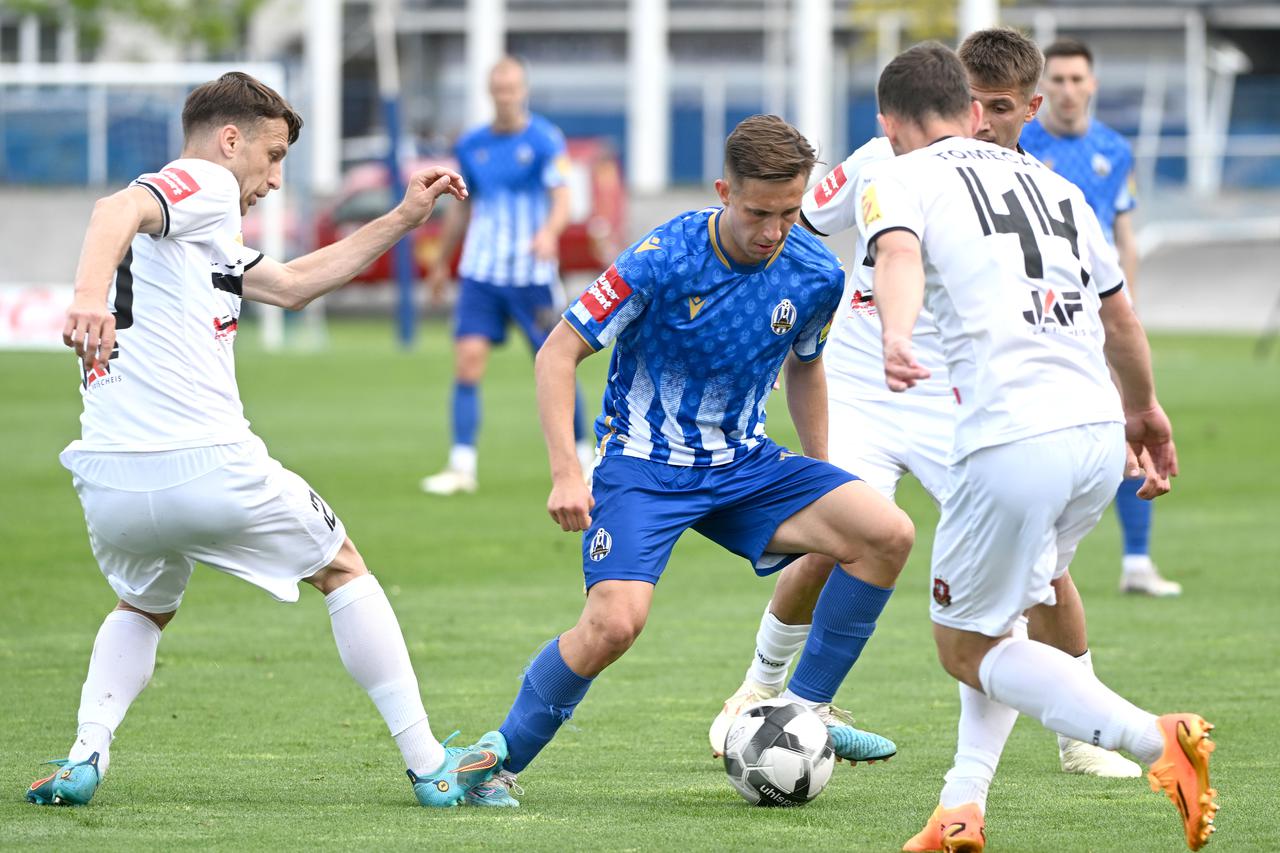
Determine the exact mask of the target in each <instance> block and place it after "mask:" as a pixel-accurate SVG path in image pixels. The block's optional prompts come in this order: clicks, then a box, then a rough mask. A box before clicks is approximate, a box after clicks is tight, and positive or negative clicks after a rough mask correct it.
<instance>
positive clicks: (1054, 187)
mask: <svg viewBox="0 0 1280 853" xmlns="http://www.w3.org/2000/svg"><path fill="white" fill-rule="evenodd" d="M858 198H859V204H858V227H859V230H860V232H861V234H862V236H863V237H864V238H865V239H867V241H868V243H873V242H874V240H875V238H876V237H878V236H879V235H881V234H884V233H885V232H887V231H892V230H895V229H905V230H908V231H910V232H912V233H913V234H915V235H917V236H918V237H919V238H920V242H921V245H922V248H923V253H924V264H925V271H926V285H925V305H926V306H928V307H929V309H930V310H931V311H932V312H933V316H934V319H935V321H936V322H937V324H938V328H939V330H940V332H941V334H942V345H943V350H944V353H945V356H946V362H947V366H948V369H949V373H950V378H951V384H952V385H953V386H954V391H955V396H956V401H957V403H958V407H957V418H958V420H957V424H956V442H955V448H954V450H953V453H952V458H953V459H955V460H959V459H963V458H964V457H965V456H967V455H968V454H970V453H972V452H973V451H975V450H978V449H980V448H983V447H990V446H993V445H998V444H1005V443H1008V442H1011V441H1017V440H1018V439H1022V438H1028V437H1030V436H1034V435H1040V434H1042V433H1046V432H1052V431H1053V430H1057V429H1062V428H1065V427H1069V426H1075V425H1078V424H1086V423H1099V422H1104V421H1122V420H1123V416H1122V411H1121V407H1120V398H1119V394H1118V393H1117V391H1116V389H1115V386H1114V385H1113V384H1112V382H1111V375H1110V373H1109V372H1108V370H1107V364H1106V360H1105V357H1104V355H1103V350H1102V345H1103V331H1102V323H1101V320H1100V318H1099V316H1098V308H1099V305H1100V304H1101V303H1100V295H1109V294H1111V293H1113V292H1116V291H1118V290H1120V289H1121V288H1122V287H1123V284H1124V282H1123V278H1122V276H1121V274H1120V271H1119V269H1118V267H1117V265H1116V261H1115V254H1114V252H1107V251H1105V249H1106V241H1105V240H1104V239H1103V237H1102V230H1101V228H1100V226H1099V225H1098V220H1097V218H1096V217H1095V216H1094V214H1093V212H1092V210H1090V208H1089V206H1088V205H1087V204H1086V203H1085V201H1084V197H1083V196H1082V195H1081V193H1080V191H1079V190H1078V189H1077V188H1076V187H1075V186H1073V185H1072V184H1070V183H1069V182H1067V181H1066V180H1064V179H1063V178H1061V177H1059V176H1057V175H1055V174H1054V173H1053V172H1051V171H1050V170H1049V169H1046V168H1045V167H1044V166H1043V165H1041V164H1040V162H1039V161H1038V160H1036V159H1035V158H1033V157H1029V156H1026V155H1024V154H1020V153H1018V152H1016V151H1010V150H1008V149H1004V148H1000V147H998V146H995V145H992V144H990V143H986V142H981V141H979V140H976V139H958V138H947V139H943V140H940V141H938V142H935V143H933V144H932V145H930V146H928V147H927V148H923V149H920V150H918V151H914V152H912V153H910V154H907V155H903V156H901V157H897V158H895V159H893V160H891V161H887V162H885V163H882V164H876V165H874V166H872V167H869V168H867V169H865V170H864V171H863V175H862V179H861V181H860V182H859V188H858Z"/></svg>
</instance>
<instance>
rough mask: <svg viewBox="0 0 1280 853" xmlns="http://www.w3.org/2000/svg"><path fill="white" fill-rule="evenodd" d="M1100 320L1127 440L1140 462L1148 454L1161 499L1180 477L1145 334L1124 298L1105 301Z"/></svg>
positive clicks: (1169, 427) (1131, 306)
mask: <svg viewBox="0 0 1280 853" xmlns="http://www.w3.org/2000/svg"><path fill="white" fill-rule="evenodd" d="M1099 314H1100V316H1101V318H1102V326H1103V330H1104V331H1105V333H1106V343H1105V344H1104V349H1105V353H1106V356H1107V363H1108V364H1109V365H1110V366H1111V370H1112V373H1113V375H1114V376H1115V379H1116V383H1117V384H1118V385H1119V386H1120V398H1121V400H1122V401H1123V403H1124V413H1125V437H1126V438H1127V439H1128V440H1129V444H1130V446H1131V447H1132V449H1133V452H1134V453H1135V454H1137V455H1138V456H1139V457H1141V455H1142V453H1143V452H1144V451H1145V452H1146V453H1147V454H1149V457H1150V460H1151V466H1150V468H1149V469H1148V477H1149V478H1150V477H1152V476H1154V478H1155V480H1156V485H1155V488H1157V489H1159V488H1163V491H1162V492H1160V493H1161V494H1163V492H1164V491H1168V482H1167V481H1168V478H1169V477H1173V476H1177V474H1178V453H1177V450H1176V448H1175V447H1174V444H1173V426H1172V424H1170V422H1169V417H1168V415H1166V414H1165V413H1164V409H1163V408H1161V406H1160V402H1159V400H1157V399H1156V385H1155V379H1154V378H1153V377H1152V373H1151V348H1150V346H1149V345H1148V343H1147V334H1146V332H1145V331H1144V330H1143V328H1142V323H1141V322H1140V321H1139V320H1138V315H1137V314H1135V313H1134V311H1133V305H1132V304H1131V303H1130V302H1129V300H1128V298H1127V297H1126V296H1125V295H1124V294H1123V293H1119V294H1115V295H1113V296H1108V297H1106V298H1104V299H1103V300H1102V306H1101V308H1100V309H1099ZM1149 486H1151V484H1144V486H1143V490H1144V491H1145V492H1146V493H1147V494H1144V495H1143V496H1144V497H1147V496H1148V495H1150V496H1152V497H1154V494H1152V488H1149Z"/></svg>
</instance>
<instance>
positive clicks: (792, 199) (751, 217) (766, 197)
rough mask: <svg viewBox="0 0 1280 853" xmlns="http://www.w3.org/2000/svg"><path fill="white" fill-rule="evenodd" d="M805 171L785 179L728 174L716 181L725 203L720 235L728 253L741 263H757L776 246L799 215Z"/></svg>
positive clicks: (785, 236) (721, 198) (805, 178)
mask: <svg viewBox="0 0 1280 853" xmlns="http://www.w3.org/2000/svg"><path fill="white" fill-rule="evenodd" d="M807 178H808V176H807V175H796V176H795V177H794V178H792V179H790V180H787V181H761V180H758V179H756V178H738V177H734V176H728V177H726V178H724V179H722V180H719V181H716V192H717V193H719V195H720V202H721V203H722V204H723V205H724V216H723V217H722V218H721V220H720V236H721V237H722V238H724V240H725V243H726V244H727V245H726V248H727V249H728V251H729V254H730V256H732V257H733V259H734V260H735V261H737V262H738V263H741V264H758V263H760V262H761V261H763V260H765V259H766V258H768V257H769V256H770V255H772V254H773V253H774V251H775V250H776V249H777V248H778V246H779V244H781V243H782V241H783V240H785V239H787V234H788V233H789V232H790V231H791V226H792V225H795V224H796V220H797V219H798V218H799V217H800V203H801V201H802V200H803V199H804V189H805V182H806V180H807Z"/></svg>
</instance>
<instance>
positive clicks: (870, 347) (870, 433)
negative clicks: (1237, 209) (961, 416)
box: [709, 27, 1141, 786]
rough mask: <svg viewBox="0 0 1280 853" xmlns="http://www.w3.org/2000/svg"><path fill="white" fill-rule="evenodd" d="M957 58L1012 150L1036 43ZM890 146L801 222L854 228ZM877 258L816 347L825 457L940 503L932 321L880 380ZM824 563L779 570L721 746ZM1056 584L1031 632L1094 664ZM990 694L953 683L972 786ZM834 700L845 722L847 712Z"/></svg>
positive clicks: (1114, 761) (779, 677)
mask: <svg viewBox="0 0 1280 853" xmlns="http://www.w3.org/2000/svg"><path fill="white" fill-rule="evenodd" d="M960 58H961V60H962V61H963V62H964V64H965V68H966V70H967V71H968V74H969V79H970V83H971V85H972V90H973V96H974V98H975V99H976V100H977V101H978V102H979V103H981V104H982V106H983V116H982V123H981V124H980V125H979V127H978V131H977V134H976V136H977V138H978V139H982V140H984V141H986V142H993V143H995V144H996V145H1000V146H1001V147H1004V148H1009V149H1014V150H1018V134H1019V133H1020V132H1021V131H1022V129H1023V127H1024V126H1025V125H1026V122H1028V121H1030V120H1031V119H1032V118H1033V117H1034V116H1035V113H1036V110H1037V109H1038V108H1039V106H1040V103H1041V100H1042V99H1041V96H1040V95H1037V94H1036V86H1037V84H1038V83H1039V81H1040V71H1041V66H1042V58H1041V55H1040V49H1039V48H1038V47H1036V45H1035V43H1034V42H1032V41H1031V40H1030V39H1029V38H1027V37H1026V36H1024V35H1022V34H1021V33H1019V32H1018V31H1017V30H1013V29H1009V28H1003V27H997V28H993V29H987V30H980V31H978V32H976V33H973V34H971V35H970V36H969V37H968V38H966V39H965V41H964V43H963V44H962V45H961V46H960ZM892 157H893V149H892V148H891V147H890V145H889V141H888V140H887V139H886V138H884V137H882V136H881V137H877V138H875V139H873V140H871V141H870V142H868V143H867V144H866V145H864V146H862V147H861V148H859V149H858V150H857V151H855V152H854V153H853V154H851V155H850V156H849V157H848V158H847V159H846V160H845V161H844V162H843V163H841V164H839V165H838V166H837V167H836V168H835V169H833V170H832V171H831V172H829V173H828V174H827V175H826V177H824V178H823V179H822V180H821V181H819V182H818V183H817V184H815V185H814V187H813V189H812V190H811V191H810V192H808V193H806V194H805V200H804V206H803V207H802V209H801V222H802V223H803V224H804V225H805V227H807V228H808V229H809V230H811V231H813V232H815V233H817V234H820V235H822V236H830V235H834V234H837V233H840V232H843V231H846V230H848V229H851V228H856V224H857V223H856V213H857V204H858V199H857V196H856V195H855V192H854V190H855V186H856V184H857V181H858V176H859V173H860V172H861V170H862V169H863V168H865V167H867V166H870V165H871V164H873V163H876V162H880V161H883V160H889V159H892ZM865 256H866V246H865V244H863V243H861V242H859V243H858V248H857V253H856V257H858V258H863V257H865ZM872 270H873V267H870V266H867V265H866V264H864V263H862V262H861V261H859V262H857V263H856V264H855V265H854V266H853V274H852V275H851V276H850V278H849V282H848V284H847V285H846V288H845V298H844V301H843V303H842V304H841V308H840V311H838V312H837V314H836V319H835V322H834V323H833V325H832V330H831V336H830V339H829V340H828V342H827V349H826V352H825V354H824V357H823V363H824V364H825V365H826V371H827V388H828V393H829V402H828V412H829V414H830V423H831V425H830V429H829V433H830V439H829V445H830V458H831V461H832V462H833V463H834V464H836V465H839V466H840V467H842V468H844V469H845V470H848V471H856V472H857V473H858V475H859V476H860V477H862V479H863V480H865V481H866V482H867V483H868V484H869V485H871V486H873V487H874V488H876V489H877V490H878V491H879V492H880V493H881V494H883V495H884V496H885V497H887V498H889V499H890V500H893V499H894V495H895V493H896V491H897V486H898V482H899V481H900V480H901V478H902V477H903V475H905V474H907V473H911V474H913V475H915V477H916V479H918V480H919V481H920V483H921V484H922V485H923V487H924V489H925V491H926V492H928V494H929V495H930V497H932V498H933V500H934V502H935V503H940V502H941V500H942V498H943V497H944V496H945V494H946V488H947V468H948V457H949V455H950V453H951V444H952V439H953V435H954V432H955V415H956V403H955V397H954V392H953V391H952V389H951V384H950V383H949V382H948V381H947V367H946V361H945V359H944V357H943V353H942V343H941V341H940V340H939V337H938V329H937V326H936V325H934V322H933V318H932V316H931V315H930V314H929V313H928V311H921V313H920V319H919V321H918V322H917V323H916V328H915V331H914V333H913V338H912V340H913V343H914V345H915V347H916V355H917V358H918V359H919V360H920V362H921V363H922V364H924V365H925V366H926V367H928V368H929V370H930V371H931V372H932V374H933V375H932V376H931V377H930V378H929V379H928V380H926V381H923V382H920V383H918V384H917V385H916V387H914V388H912V389H910V390H909V391H907V392H905V393H902V394H895V393H893V392H891V391H890V390H889V389H888V388H886V387H885V384H884V377H883V372H884V371H883V355H882V351H881V345H880V331H881V330H880V320H879V317H878V316H877V313H876V306H875V297H874V295H873V293H872V288H871V274H872ZM1109 298H1114V296H1112V297H1109ZM830 570H831V562H830V560H827V559H826V558H823V557H820V556H815V555H810V556H807V557H804V558H802V559H800V560H797V561H796V562H795V563H793V564H792V565H790V566H788V567H787V568H786V569H785V570H783V572H782V574H781V575H780V576H779V579H778V584H777V587H776V588H775V591H774V595H773V598H772V599H771V600H770V602H769V607H768V608H767V609H766V610H765V613H764V616H763V617H762V618H761V622H760V629H759V631H758V632H757V635H756V652H755V657H754V659H753V660H752V662H751V665H750V667H749V669H748V670H747V674H746V676H745V678H744V680H743V683H742V685H741V686H740V687H739V688H738V690H737V692H735V693H734V694H733V695H732V696H731V697H729V698H728V699H727V700H726V701H725V703H724V706H723V708H722V709H721V711H720V713H719V714H718V715H717V716H716V719H715V720H714V722H713V723H712V726H711V729H710V732H709V736H710V739H711V749H712V752H713V753H714V754H716V755H717V756H718V755H720V753H721V751H722V749H723V745H724V738H725V735H726V734H727V732H728V730H729V726H730V725H732V723H733V721H734V719H736V718H737V716H738V715H739V714H740V713H741V712H742V711H743V710H744V709H745V708H746V707H748V706H750V705H752V704H755V703H756V702H760V701H762V700H765V699H772V698H774V697H775V696H777V695H778V694H779V693H781V691H782V690H783V688H784V687H785V685H786V676H787V670H788V668H789V667H790V665H791V662H792V660H793V659H794V658H795V656H796V654H798V653H799V651H800V649H801V648H803V646H804V642H805V639H806V637H807V635H808V631H809V624H808V623H809V620H810V619H811V617H812V615H813V604H814V601H816V599H817V595H818V593H819V592H820V591H821V589H822V584H823V582H824V581H825V580H826V576H827V573H828V572H829V571H830ZM1054 591H1055V594H1056V598H1057V601H1058V604H1057V606H1055V607H1052V608H1039V609H1037V610H1036V611H1035V612H1034V613H1033V614H1032V615H1033V618H1034V619H1035V622H1034V624H1033V625H1031V636H1033V637H1034V638H1035V639H1037V640H1040V641H1042V642H1046V643H1050V644H1051V645H1053V646H1055V647H1056V648H1059V649H1061V650H1062V651H1064V652H1066V653H1068V654H1070V655H1071V656H1072V657H1074V658H1076V659H1077V660H1079V661H1080V662H1081V664H1082V665H1083V666H1087V667H1092V665H1093V661H1092V655H1091V653H1090V651H1089V644H1088V637H1087V631H1086V626H1085V617H1084V605H1083V602H1082V601H1081V599H1080V593H1079V592H1078V591H1077V590H1076V588H1075V583H1074V581H1073V580H1072V578H1071V574H1070V572H1066V573H1064V574H1063V575H1062V577H1060V578H1057V579H1056V580H1055V581H1054ZM1019 630H1021V631H1023V632H1024V633H1025V632H1026V630H1027V627H1026V625H1025V624H1023V625H1020V626H1019ZM991 706H992V703H991V702H990V700H988V699H987V698H986V697H985V696H983V695H982V694H981V692H979V691H976V690H973V689H972V688H970V687H968V686H967V685H963V684H962V685H960V707H961V713H960V727H959V740H958V743H957V749H956V760H955V765H954V767H953V769H952V771H951V772H950V773H949V774H948V778H954V779H964V780H966V781H965V784H966V785H969V786H981V785H985V784H987V783H989V782H990V777H991V774H994V772H995V764H994V762H993V759H992V756H990V755H988V754H986V753H985V752H984V751H983V750H982V749H980V748H978V747H977V746H976V741H977V740H978V738H977V737H976V735H977V733H979V732H980V731H981V730H982V729H984V728H997V729H998V728H1000V727H1006V728H1012V726H1013V724H1014V722H1015V720H1016V719H1017V712H1016V711H1013V710H1012V709H1011V708H994V707H991ZM833 710H834V712H835V713H837V714H839V715H841V716H842V717H844V718H846V719H848V720H849V721H850V722H852V715H851V714H849V712H847V711H844V710H842V709H833ZM1058 746H1059V759H1060V763H1061V766H1062V769H1063V770H1064V771H1066V772H1069V773H1081V774H1085V775H1092V776H1139V775H1141V769H1140V768H1139V767H1138V765H1137V764H1134V763H1133V762H1132V761H1130V760H1128V759H1127V758H1125V757H1124V756H1122V755H1120V754H1119V753H1116V752H1113V751H1110V750H1104V749H1099V748H1098V747H1096V746H1093V745H1092V744H1089V743H1084V742H1082V741H1076V740H1071V739H1069V738H1060V739H1059V744H1058ZM983 779H985V780H986V782H985V783H984V782H982V781H981V780H983Z"/></svg>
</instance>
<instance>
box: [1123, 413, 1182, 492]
mask: <svg viewBox="0 0 1280 853" xmlns="http://www.w3.org/2000/svg"><path fill="white" fill-rule="evenodd" d="M1124 435H1125V439H1127V440H1128V442H1129V447H1130V448H1131V449H1132V450H1133V452H1134V453H1135V454H1136V455H1137V456H1138V457H1139V459H1141V457H1142V454H1143V452H1146V453H1147V454H1148V458H1149V459H1150V460H1151V467H1150V468H1148V469H1147V474H1148V477H1150V476H1151V475H1154V476H1155V477H1156V479H1157V480H1168V479H1169V478H1170V477H1176V476H1178V451H1177V448H1175V447H1174V445H1173V425H1172V424H1171V423H1169V416H1168V415H1166V414H1165V413H1164V409H1162V408H1161V407H1160V404H1159V403H1156V404H1154V405H1153V406H1152V407H1151V408H1149V409H1142V410H1139V411H1133V412H1126V413H1125V424H1124Z"/></svg>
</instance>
